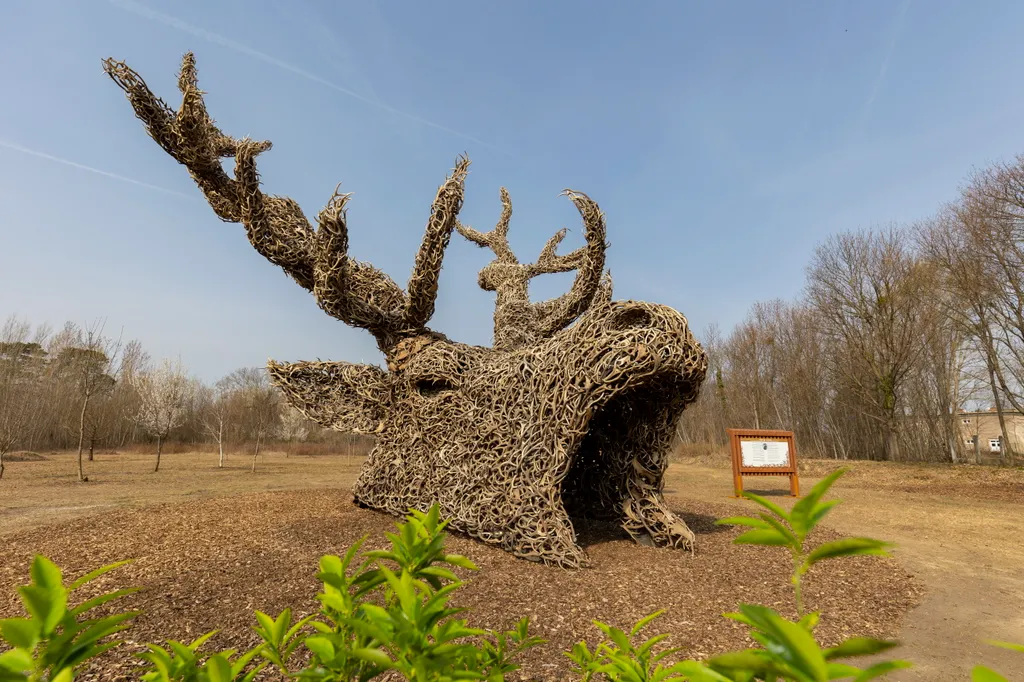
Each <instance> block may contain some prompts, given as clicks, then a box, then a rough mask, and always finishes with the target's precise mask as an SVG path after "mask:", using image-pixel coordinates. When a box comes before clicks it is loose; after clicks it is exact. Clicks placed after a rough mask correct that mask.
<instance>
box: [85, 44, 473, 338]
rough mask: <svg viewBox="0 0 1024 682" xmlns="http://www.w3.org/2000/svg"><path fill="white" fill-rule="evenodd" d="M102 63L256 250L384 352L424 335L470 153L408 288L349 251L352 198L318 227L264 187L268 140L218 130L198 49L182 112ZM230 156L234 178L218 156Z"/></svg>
mask: <svg viewBox="0 0 1024 682" xmlns="http://www.w3.org/2000/svg"><path fill="white" fill-rule="evenodd" d="M103 68H104V71H106V73H107V75H109V76H110V77H111V78H112V79H113V80H114V82H115V83H117V85H118V86H119V87H120V88H121V89H122V90H124V92H125V94H126V95H127V96H128V100H129V101H130V102H131V104H132V108H133V109H134V110H135V115H136V116H137V117H138V118H139V119H140V120H142V122H143V124H144V125H145V126H146V130H147V132H148V133H149V135H150V137H152V138H153V139H154V140H155V141H156V142H157V144H159V145H160V146H161V147H162V148H163V150H164V151H166V152H167V153H168V154H170V155H171V156H172V157H173V158H174V159H175V160H177V161H178V163H181V164H182V165H184V166H185V167H186V168H187V169H188V171H189V174H190V175H191V176H192V179H193V180H195V182H196V184H197V185H199V188H200V189H201V190H202V191H203V194H204V195H205V196H206V199H207V201H208V202H209V204H210V206H211V207H212V208H213V210H214V212H215V213H216V214H217V216H218V217H219V218H220V219H221V220H224V221H226V222H234V223H237V222H240V223H242V224H243V225H244V226H245V229H246V233H247V235H248V237H249V241H250V242H251V243H252V245H253V247H254V248H255V249H256V251H257V252H259V253H260V254H261V255H262V256H264V257H265V258H266V259H267V260H269V261H270V262H272V263H274V264H275V265H278V266H279V267H281V268H282V269H283V270H284V271H285V272H286V273H287V274H288V275H289V276H291V277H292V279H294V280H295V281H296V282H298V284H299V285H300V286H302V287H303V288H305V289H307V290H309V291H311V292H313V294H314V296H315V297H316V300H317V303H318V304H319V305H320V307H321V308H322V309H323V310H324V311H325V312H326V313H327V314H329V315H331V316H332V317H336V318H338V319H340V320H342V321H343V322H345V323H347V324H350V325H353V326H356V327H362V328H365V329H367V330H369V331H370V332H371V333H372V334H373V335H374V336H375V337H376V338H377V343H378V346H379V347H380V348H381V349H382V350H384V351H387V350H388V349H389V348H392V347H393V346H394V345H395V344H396V343H397V342H398V340H400V339H401V338H402V337H404V336H409V335H413V334H417V333H422V332H424V331H426V327H425V325H426V323H427V322H428V321H429V320H430V317H431V316H432V315H433V313H434V301H435V300H436V298H437V285H438V277H439V275H440V270H441V260H442V259H443V257H444V251H445V249H446V248H447V246H448V242H449V241H450V240H451V233H452V230H453V229H454V228H455V225H456V223H457V222H458V213H459V210H460V209H461V208H462V198H463V190H464V184H465V179H466V174H467V172H468V169H469V159H467V158H465V157H460V158H459V159H458V161H457V162H456V165H455V170H454V172H453V173H452V175H451V177H449V178H447V179H446V181H445V183H444V184H443V185H441V187H440V188H439V189H438V191H437V196H436V197H435V199H434V202H433V205H432V207H431V215H430V220H429V221H428V222H427V227H426V231H425V234H424V237H423V242H422V244H421V246H420V250H419V253H418V254H417V255H416V262H415V265H414V267H413V272H412V275H411V277H410V278H409V284H408V287H407V288H408V293H406V292H405V291H403V290H402V288H401V287H399V286H398V285H397V284H396V283H395V282H394V280H392V279H391V278H390V277H389V276H388V275H387V274H385V273H384V272H382V271H380V270H378V269H377V268H375V267H373V266H372V265H370V264H368V263H362V262H359V261H357V260H355V259H353V258H351V257H349V256H348V227H347V223H346V218H345V204H346V202H347V201H348V198H349V195H348V194H341V193H339V192H338V191H337V190H335V193H334V195H333V196H332V197H331V200H330V201H329V202H328V204H327V206H326V207H325V208H324V209H323V210H322V211H321V212H320V214H319V216H318V223H319V229H318V230H317V231H314V230H313V228H312V226H311V225H310V223H309V221H308V220H307V219H306V216H305V215H304V214H303V213H302V209H301V208H299V205H298V204H297V203H296V202H295V201H293V200H292V199H289V198H287V197H279V196H273V195H266V194H263V193H262V192H261V191H260V179H259V173H258V172H257V170H256V156H257V155H259V154H260V153H262V152H264V151H266V150H268V149H270V148H271V144H270V142H266V141H263V142H255V141H253V140H250V139H248V138H244V139H241V140H236V139H235V138H232V137H229V136H227V135H225V134H224V133H222V132H221V131H220V130H219V129H218V128H217V126H216V125H215V123H214V121H213V119H211V118H210V115H209V114H208V113H207V111H206V104H205V102H204V100H203V94H204V93H203V92H202V91H201V90H200V89H199V87H198V82H197V74H196V63H195V57H194V55H193V54H192V53H191V52H189V53H186V54H185V56H184V58H183V59H182V64H181V74H180V76H179V78H178V89H179V90H181V94H182V102H181V108H180V109H179V110H178V111H177V112H175V111H174V110H173V109H171V107H169V106H168V105H167V104H166V103H165V102H164V101H163V100H161V99H160V98H159V97H157V96H156V95H154V94H153V93H152V91H150V89H149V87H148V86H147V85H146V83H145V81H144V80H143V79H142V78H141V77H140V76H139V75H138V74H137V73H136V72H135V71H133V70H132V69H130V68H129V67H128V66H127V65H126V64H125V63H124V62H119V61H115V60H113V59H106V60H104V62H103ZM231 156H233V157H235V177H234V178H231V177H229V176H228V175H227V173H225V172H224V169H223V167H222V166H221V162H220V159H221V158H224V157H231Z"/></svg>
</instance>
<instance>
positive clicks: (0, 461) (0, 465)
mask: <svg viewBox="0 0 1024 682" xmlns="http://www.w3.org/2000/svg"><path fill="white" fill-rule="evenodd" d="M6 454H7V453H5V452H2V451H0V478H3V477H4V455H6Z"/></svg>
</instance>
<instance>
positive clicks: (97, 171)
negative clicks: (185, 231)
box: [0, 139, 196, 200]
mask: <svg viewBox="0 0 1024 682" xmlns="http://www.w3.org/2000/svg"><path fill="white" fill-rule="evenodd" d="M0 147H3V148H5V149H11V150H13V151H16V152H21V153H22V154H29V155H31V156H36V157H39V158H40V159H46V160H47V161H54V162H56V163H62V164H64V165H65V166H71V167H72V168H77V169H79V170H84V171H89V172H90V173H95V174H96V175H102V176H104V177H108V178H113V179H114V180H120V181H121V182H128V183H131V184H133V185H138V186H139V187H147V188H149V189H155V190H156V191H158V192H164V193H166V194H173V195H175V196H178V197H184V198H186V199H193V200H194V199H195V198H196V197H195V196H193V195H191V194H185V193H184V192H178V191H176V190H173V189H167V188H166V187H160V186H159V185H151V184H149V183H148V182H142V181H141V180H135V179H134V178H129V177H125V176H124V175H118V174H117V173H111V172H109V171H105V170H100V169H99V168H93V167H92V166H86V165H85V164H84V163H78V162H77V161H72V160H71V159H64V158H61V157H59V156H54V155H53V154H47V153H46V152H41V151H38V150H35V149H29V148H28V147H23V146H22V145H20V144H17V143H15V142H10V141H8V140H4V139H0Z"/></svg>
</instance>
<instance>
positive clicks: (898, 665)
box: [853, 661, 911, 682]
mask: <svg viewBox="0 0 1024 682" xmlns="http://www.w3.org/2000/svg"><path fill="white" fill-rule="evenodd" d="M909 667H911V665H910V663H908V662H906V661H882V662H881V663H876V664H875V665H873V666H871V667H870V668H865V669H864V670H863V671H862V672H861V674H860V675H858V676H857V677H856V678H854V680H853V682H867V681H868V680H873V679H875V678H876V677H881V676H882V675H888V674H889V673H891V672H892V671H893V670H905V669H906V668H909Z"/></svg>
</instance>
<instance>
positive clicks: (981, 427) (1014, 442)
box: [959, 407, 1024, 457]
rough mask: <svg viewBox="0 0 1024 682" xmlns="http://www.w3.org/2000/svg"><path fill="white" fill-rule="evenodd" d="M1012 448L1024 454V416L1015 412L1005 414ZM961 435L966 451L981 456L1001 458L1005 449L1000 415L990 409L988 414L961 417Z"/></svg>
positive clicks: (1010, 411)
mask: <svg viewBox="0 0 1024 682" xmlns="http://www.w3.org/2000/svg"><path fill="white" fill-rule="evenodd" d="M1003 419H1004V420H1005V422H1006V434H1007V438H1009V440H1010V443H1009V445H1010V447H1011V448H1012V450H1013V452H1014V453H1016V454H1021V453H1022V452H1024V414H1022V413H1020V412H1016V411H1013V410H1006V411H1004V412H1003ZM959 420H960V434H961V438H962V439H963V447H964V451H965V452H967V453H968V454H970V453H974V454H976V455H979V456H988V457H992V456H996V457H998V456H1000V455H1002V453H1003V450H1004V449H1005V445H1006V444H1004V443H1003V434H1002V431H1001V430H1000V428H999V414H998V413H997V412H996V409H995V408H994V407H993V408H990V409H989V410H988V411H986V412H965V411H961V412H960V415H959Z"/></svg>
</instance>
